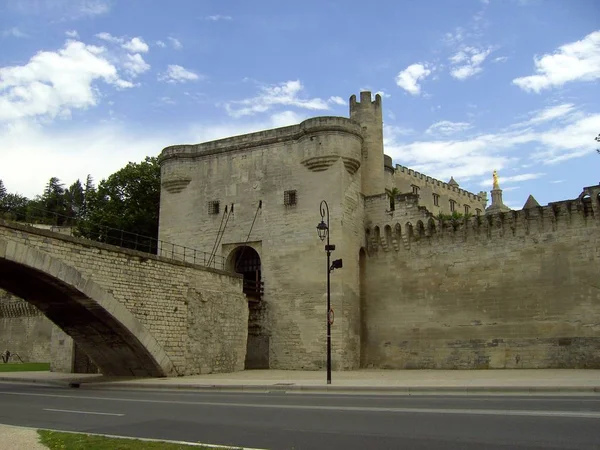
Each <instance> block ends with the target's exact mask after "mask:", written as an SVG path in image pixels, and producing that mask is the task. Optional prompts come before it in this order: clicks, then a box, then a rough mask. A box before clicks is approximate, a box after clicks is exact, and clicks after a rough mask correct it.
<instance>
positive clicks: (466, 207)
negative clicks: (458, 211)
mask: <svg viewBox="0 0 600 450" xmlns="http://www.w3.org/2000/svg"><path fill="white" fill-rule="evenodd" d="M470 209H471V208H470V207H469V205H465V216H466V215H467V214H469V210H470Z"/></svg>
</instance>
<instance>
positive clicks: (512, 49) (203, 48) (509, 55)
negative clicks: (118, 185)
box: [0, 0, 600, 209]
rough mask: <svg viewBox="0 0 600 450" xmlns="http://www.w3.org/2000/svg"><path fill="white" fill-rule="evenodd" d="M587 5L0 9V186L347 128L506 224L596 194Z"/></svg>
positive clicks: (598, 40)
mask: <svg viewBox="0 0 600 450" xmlns="http://www.w3.org/2000/svg"><path fill="white" fill-rule="evenodd" d="M599 81H600V2H599V1H598V0H562V1H559V0H421V1H418V2H417V1H397V0H387V1H378V0H373V1H370V2H369V3H368V4H365V3H364V2H357V1H354V0H339V1H333V0H318V1H313V0H306V1H304V2H301V3H298V2H284V1H281V0H257V1H252V2H249V1H244V0H238V1H231V0H220V1H212V0H204V1H196V0H170V1H169V2H157V1H150V0H127V1H125V0H122V1H120V0H0V179H2V180H3V181H4V184H5V186H6V188H7V190H8V191H9V192H14V193H20V194H22V195H26V196H28V197H30V198H32V197H34V196H35V195H38V194H41V193H42V192H43V189H44V186H45V184H46V183H47V182H48V180H49V179H50V178H51V177H58V178H60V180H61V181H62V182H63V183H65V185H67V186H68V185H70V184H71V183H73V182H74V181H75V180H77V179H81V180H82V181H83V180H85V178H86V176H87V175H88V174H90V175H92V177H93V178H94V180H95V181H96V183H97V182H99V181H100V180H101V179H103V178H106V177H108V176H109V175H110V174H111V173H114V172H116V171H117V170H119V169H120V168H121V167H123V166H125V165H126V164H127V163H128V162H129V161H134V162H139V161H142V160H143V159H144V157H146V156H157V155H158V154H159V153H160V152H161V150H162V149H163V148H164V147H166V146H168V145H174V144H184V143H188V144H194V143H199V142H205V141H210V140H214V139H218V138H223V137H228V136H232V135H239V134H244V133H249V132H253V131H260V130H264V129H269V128H274V127H279V126H286V125H292V124H295V123H299V122H301V121H302V120H304V119H307V118H310V117H315V116H343V117H348V99H349V97H350V96H351V95H353V94H354V95H357V97H358V95H359V93H360V91H362V90H370V91H372V92H373V94H375V93H380V95H381V96H382V99H383V100H382V102H383V114H384V139H385V153H386V154H388V155H390V156H391V157H392V158H393V160H394V163H395V164H402V165H404V166H408V167H410V168H413V169H415V170H418V171H420V172H422V173H425V174H427V175H429V176H432V177H434V178H437V179H441V180H444V181H448V180H449V179H450V177H451V176H453V177H454V178H455V179H456V181H458V183H459V184H460V186H461V187H462V188H464V189H467V190H469V191H471V192H479V191H481V190H486V191H489V190H490V189H491V187H492V171H493V170H498V173H499V179H500V185H501V187H502V189H503V190H504V202H505V204H506V205H508V206H509V207H511V208H513V209H520V208H521V207H522V206H523V204H524V203H525V201H526V199H527V197H528V196H529V194H532V195H534V197H535V198H536V199H537V200H538V201H539V202H540V204H547V203H548V202H552V201H559V200H565V199H571V198H576V197H577V196H578V195H579V194H580V193H581V191H582V188H583V187H584V186H591V185H595V184H598V183H600V174H599V172H600V171H599V169H600V155H598V154H597V153H596V152H595V149H596V148H597V147H600V144H597V143H596V142H595V141H594V138H595V137H596V136H597V135H598V134H599V133H600V105H599V102H598V99H600V84H599Z"/></svg>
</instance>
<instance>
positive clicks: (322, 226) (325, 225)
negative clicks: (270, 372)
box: [317, 200, 342, 384]
mask: <svg viewBox="0 0 600 450" xmlns="http://www.w3.org/2000/svg"><path fill="white" fill-rule="evenodd" d="M319 209H320V211H321V222H320V223H319V224H318V225H317V233H318V235H319V238H320V239H321V241H324V240H325V238H327V244H326V245H325V252H326V253H327V384H331V325H332V323H333V310H332V309H331V282H330V275H331V271H332V270H333V269H341V268H342V260H341V259H337V260H335V261H333V263H331V262H330V260H331V252H332V251H334V250H335V245H331V244H330V243H329V231H330V230H329V205H327V202H326V201H325V200H323V201H321V205H320V206H319ZM325 216H327V222H325Z"/></svg>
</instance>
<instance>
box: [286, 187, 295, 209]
mask: <svg viewBox="0 0 600 450" xmlns="http://www.w3.org/2000/svg"><path fill="white" fill-rule="evenodd" d="M296 200H297V199H296V191H295V190H294V191H285V192H284V193H283V204H284V205H285V206H295V205H296Z"/></svg>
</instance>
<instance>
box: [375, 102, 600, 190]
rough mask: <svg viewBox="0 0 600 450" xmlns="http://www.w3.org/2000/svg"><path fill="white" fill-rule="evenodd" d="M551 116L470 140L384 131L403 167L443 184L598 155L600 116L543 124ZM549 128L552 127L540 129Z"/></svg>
mask: <svg viewBox="0 0 600 450" xmlns="http://www.w3.org/2000/svg"><path fill="white" fill-rule="evenodd" d="M565 109H566V108H565ZM556 114H558V113H555V116H556ZM550 116H551V114H548V113H546V114H543V113H538V115H537V116H535V115H534V118H535V117H539V119H538V120H534V123H533V124H532V125H531V126H530V127H528V128H517V127H515V126H511V127H508V128H507V129H506V130H503V131H499V132H496V133H479V134H477V135H474V136H472V137H469V138H466V139H464V138H463V139H451V138H448V137H445V136H440V138H439V139H431V140H420V141H413V142H410V141H406V140H405V139H403V138H402V137H401V136H397V135H396V136H393V135H392V136H390V134H389V133H388V131H387V127H385V128H384V137H385V140H386V142H385V150H386V154H389V155H390V156H392V158H394V159H395V160H399V161H401V163H402V164H403V165H407V166H409V167H411V168H413V169H415V170H418V171H420V172H423V173H427V174H428V175H430V176H433V177H436V178H439V179H448V178H450V176H454V177H455V178H456V179H457V181H459V182H461V180H460V179H462V181H465V180H466V179H470V178H473V177H478V176H481V175H486V176H487V175H489V174H490V173H491V172H492V171H493V170H494V169H498V170H499V171H502V169H505V168H507V167H511V166H513V165H514V164H515V163H516V162H519V164H522V162H523V160H527V162H528V163H531V165H532V166H535V167H539V166H540V164H554V163H558V162H561V161H564V160H567V159H571V158H577V157H581V156H585V155H588V154H590V153H592V152H593V151H594V146H593V145H591V143H590V136H595V135H597V133H598V130H599V129H600V113H597V114H588V115H585V114H583V113H581V112H578V111H575V110H574V111H572V112H571V113H570V114H567V113H565V115H564V116H561V117H564V118H565V119H566V120H562V121H558V122H551V121H550V119H547V120H542V118H548V117H550ZM567 116H569V117H567ZM549 124H551V126H550V128H545V129H540V127H542V126H546V127H547V126H548V125H549ZM459 178H460V179H459Z"/></svg>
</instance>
